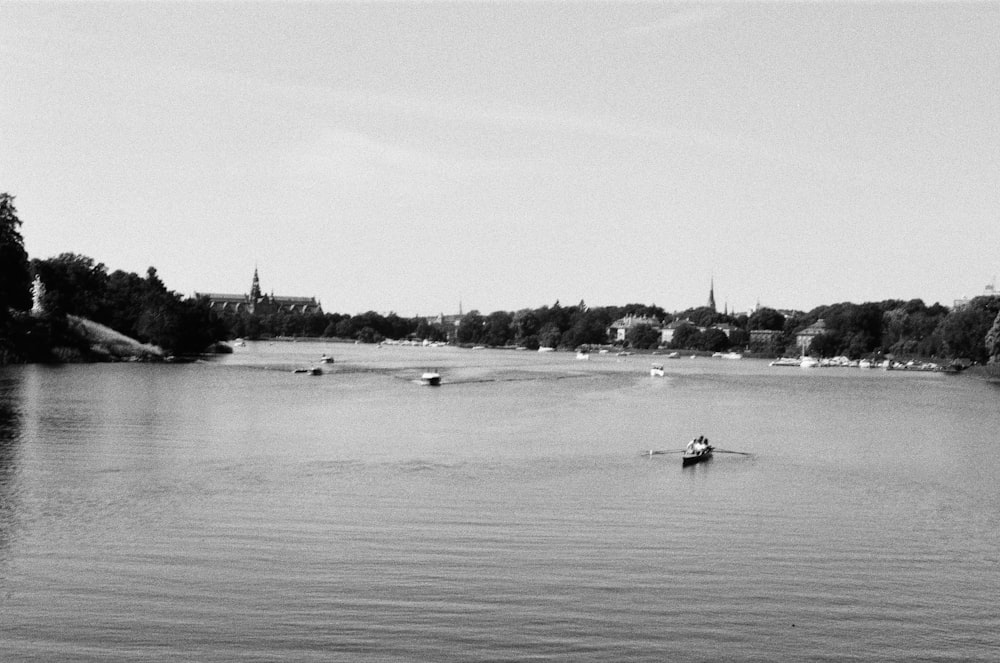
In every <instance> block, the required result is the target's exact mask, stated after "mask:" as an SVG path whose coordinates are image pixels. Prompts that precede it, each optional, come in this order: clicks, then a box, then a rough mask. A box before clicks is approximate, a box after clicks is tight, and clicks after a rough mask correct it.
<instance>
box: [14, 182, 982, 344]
mask: <svg viewBox="0 0 1000 663" xmlns="http://www.w3.org/2000/svg"><path fill="white" fill-rule="evenodd" d="M20 226H21V220H20V219H19V218H18V216H17V210H16V209H15V207H14V198H13V196H10V195H8V194H6V193H3V194H0V363H6V362H10V361H31V360H38V359H44V358H46V357H47V356H49V355H48V354H47V353H49V351H50V350H51V348H52V347H54V346H59V345H62V346H69V345H72V344H73V343H74V342H79V340H78V339H77V340H74V337H73V335H72V333H70V331H69V329H68V325H67V323H66V316H67V315H76V316H80V317H83V318H88V319H91V320H93V321H95V322H99V323H102V324H104V325H107V326H108V327H111V328H112V329H114V330H116V331H119V332H121V333H123V334H125V335H127V336H130V337H132V338H135V339H137V340H139V341H142V342H144V343H151V344H154V345H158V346H160V347H161V348H163V349H164V350H165V351H167V352H168V353H175V354H181V353H195V352H201V351H203V350H204V349H205V348H206V347H208V346H210V345H211V344H212V343H213V342H215V341H217V340H219V339H224V338H230V339H231V338H237V337H242V338H248V339H258V338H269V337H296V336H298V337H302V336H306V337H327V338H339V339H349V340H355V341H360V342H365V343H375V342H381V341H384V340H386V339H395V340H419V341H425V342H451V343H458V344H464V345H471V346H475V345H485V346H492V347H514V346H517V347H526V348H529V349H536V348H538V347H541V346H548V347H562V348H579V347H586V346H597V345H606V344H609V343H617V344H621V345H624V346H627V347H631V348H637V349H646V348H656V347H659V346H661V344H662V338H661V333H660V326H665V325H668V324H670V323H675V324H674V325H673V337H672V340H671V341H670V343H669V347H671V348H677V349H688V350H701V351H709V352H716V351H723V350H727V349H731V348H737V349H740V350H748V351H751V352H756V353H761V354H765V355H778V354H785V353H797V352H798V347H797V344H796V335H797V334H798V332H800V331H801V330H803V329H805V328H807V327H809V326H810V325H813V324H814V323H817V322H818V321H822V323H823V325H824V330H823V333H822V334H820V335H818V336H815V337H814V338H813V339H812V342H811V346H810V350H809V351H810V353H811V354H813V355H819V356H834V355H846V356H849V357H852V358H858V357H862V356H872V355H887V356H888V355H897V356H911V357H912V356H919V357H939V358H965V359H968V360H970V361H974V362H979V363H985V362H987V361H990V360H993V361H997V360H1000V297H978V298H976V299H973V300H972V301H971V302H969V303H968V304H967V305H965V306H962V307H959V308H955V309H947V308H945V307H944V306H941V305H940V304H934V305H932V306H927V305H926V304H924V302H923V301H921V300H919V299H914V300H910V301H902V300H887V301H883V302H867V303H863V304H853V303H849V302H844V303H839V304H832V305H828V306H820V307H817V308H815V309H813V310H812V311H809V312H801V311H778V310H775V309H771V308H759V309H758V310H756V311H754V312H753V313H752V314H750V315H749V316H745V315H728V314H726V313H719V312H717V311H715V310H713V309H712V308H709V307H697V308H691V309H688V310H686V311H682V312H679V313H674V314H670V313H667V312H666V311H664V310H663V309H662V308H660V307H658V306H655V305H645V304H627V305H625V306H605V307H588V306H587V305H586V304H585V303H584V302H582V301H581V302H580V303H579V304H578V305H576V306H565V307H564V306H561V305H560V304H559V302H558V301H557V302H556V303H555V304H553V305H552V306H543V307H540V308H535V309H529V308H525V309H520V310H518V311H495V312H493V313H490V314H487V315H484V314H482V313H480V312H479V311H472V312H470V313H468V314H466V315H464V316H438V317H436V318H435V317H430V318H428V317H420V316H417V317H412V318H403V317H400V316H398V315H396V314H395V313H389V314H388V315H383V314H380V313H376V312H375V311H367V312H364V313H360V314H357V315H346V314H341V313H308V314H304V313H286V312H277V313H273V314H268V315H253V314H248V313H246V312H242V313H231V314H227V315H224V316H217V315H216V314H215V313H213V312H212V311H211V309H210V306H209V302H208V301H207V300H203V299H193V298H184V297H182V296H180V295H178V294H177V293H175V292H172V291H170V290H168V289H167V287H166V286H165V285H164V284H163V282H162V281H161V280H160V278H159V276H158V275H157V272H156V269H154V268H152V267H150V268H149V269H148V270H147V272H146V274H145V276H139V275H138V274H134V273H128V272H124V271H121V270H118V271H114V272H111V273H109V272H108V269H107V268H106V267H105V266H104V264H102V263H97V262H95V261H94V260H93V259H91V258H89V257H86V256H82V255H78V254H75V253H63V254H61V255H59V256H56V257H54V258H49V259H45V260H37V259H36V260H33V261H31V262H30V263H29V260H28V256H27V253H26V252H25V249H24V243H23V240H22V237H21V233H20ZM34 276H37V277H38V278H39V279H40V280H41V282H42V283H43V284H44V286H45V290H44V295H43V298H42V304H43V309H44V314H43V315H40V316H31V315H29V314H28V313H27V311H28V309H29V307H30V306H31V281H32V278H33V277H34ZM627 316H628V317H632V318H637V319H640V321H641V324H635V325H632V326H630V327H627V329H626V330H625V334H624V341H615V340H614V339H615V336H614V330H613V329H612V324H613V323H614V322H615V321H616V320H620V319H622V318H625V317H627ZM650 321H653V322H655V323H656V324H655V325H654V324H652V323H651V322H650Z"/></svg>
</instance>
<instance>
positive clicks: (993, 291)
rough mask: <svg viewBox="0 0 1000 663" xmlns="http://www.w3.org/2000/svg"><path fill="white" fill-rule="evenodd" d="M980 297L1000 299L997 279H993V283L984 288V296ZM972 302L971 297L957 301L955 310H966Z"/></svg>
mask: <svg viewBox="0 0 1000 663" xmlns="http://www.w3.org/2000/svg"><path fill="white" fill-rule="evenodd" d="M980 296H981V297H1000V292H998V291H997V286H996V279H993V282H992V283H989V284H987V285H986V287H985V288H983V294H982V295H980ZM971 301H972V298H971V297H963V298H962V299H956V300H955V305H954V308H956V309H959V308H965V307H966V306H968V305H969V302H971Z"/></svg>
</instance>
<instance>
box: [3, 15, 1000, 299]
mask: <svg viewBox="0 0 1000 663" xmlns="http://www.w3.org/2000/svg"><path fill="white" fill-rule="evenodd" d="M998 34H1000V3H997V2H988V3H986V2H984V3H968V4H965V3H957V2H944V3H939V4H930V3H908V2H891V3H880V4H876V3H863V2H843V3H824V2H808V3H772V4H753V3H722V4H707V3H705V4H702V3H693V2H690V3H677V2H645V3H620V2H599V3H588V2H552V3H546V2H524V3H514V2H495V3H493V2H405V3H392V2H363V3H338V2H312V3H292V2H259V3H249V2H239V1H232V2H213V3H201V2H183V3H182V2H141V3H140V2H128V3H124V2H123V3H116V2H105V3H94V4H91V3H77V2H74V3H69V4H60V3H51V2H29V3H18V2H9V1H4V2H0V191H3V192H7V193H10V194H12V195H14V196H16V201H15V204H16V206H17V210H18V215H19V217H20V219H21V220H22V222H23V226H22V228H21V231H22V234H23V236H24V240H25V247H26V249H27V250H28V253H29V255H30V256H31V257H32V258H49V257H53V256H56V255H58V254H60V253H63V252H73V253H77V254H83V255H86V256H89V257H91V258H93V259H94V260H95V261H97V262H102V263H104V264H105V265H107V267H108V269H109V271H114V270H116V269H122V270H125V271H130V272H137V273H139V274H145V272H146V269H147V268H148V267H150V266H154V267H156V269H157V270H158V272H159V275H160V277H161V278H162V279H163V281H164V282H165V283H166V284H167V286H168V287H169V288H171V289H172V290H175V291H177V292H180V293H182V294H185V295H189V294H192V293H194V292H195V291H199V292H217V293H246V292H249V289H250V282H251V277H252V275H253V271H254V269H255V268H257V269H258V270H259V273H260V280H261V285H262V287H263V289H264V290H265V291H267V292H273V293H274V294H277V295H295V296H315V297H317V298H318V299H319V300H320V301H321V302H322V304H323V307H324V309H325V310H326V311H328V312H341V313H351V314H354V313H359V312H363V311H367V310H375V311H379V312H382V313H388V312H390V311H393V312H396V313H398V314H400V315H404V316H411V315H436V314H438V313H456V312H458V308H459V306H460V305H461V307H462V309H463V310H464V311H465V312H468V311H470V310H474V309H475V310H479V311H481V312H483V313H489V312H493V311H497V310H517V309H521V308H536V307H540V306H545V305H552V304H553V303H555V302H556V301H559V302H560V303H561V304H563V305H567V304H576V303H579V302H580V301H581V300H583V301H585V302H586V303H587V304H588V305H591V306H609V305H624V304H627V303H644V304H656V305H658V306H662V307H663V308H665V309H666V310H668V311H679V310H683V309H686V308H690V307H694V306H701V305H704V304H705V303H706V302H707V299H708V292H709V287H710V284H712V283H714V287H715V298H716V302H717V303H718V305H719V307H720V308H723V307H725V308H726V309H727V310H730V311H733V310H737V311H745V310H748V309H750V308H752V307H754V306H756V305H757V304H758V303H759V304H760V305H762V306H769V307H773V308H792V309H800V310H809V309H812V308H814V307H816V306H820V305H825V304H833V303H837V302H845V301H851V302H858V303H860V302H866V301H881V300H884V299H906V300H908V299H914V298H920V299H923V300H924V301H925V302H926V303H927V304H931V303H934V302H941V303H943V304H946V305H950V304H951V303H952V301H953V300H954V299H957V298H961V297H964V296H975V295H978V294H982V292H983V290H984V287H985V286H986V285H987V284H990V283H992V282H994V280H995V278H996V276H997V274H998V272H1000V251H998V247H1000V39H998V38H997V35H998Z"/></svg>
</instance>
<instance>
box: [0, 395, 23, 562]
mask: <svg viewBox="0 0 1000 663" xmlns="http://www.w3.org/2000/svg"><path fill="white" fill-rule="evenodd" d="M21 385H22V381H21V380H19V379H16V378H14V377H8V376H4V375H0V559H3V558H4V556H5V554H6V551H7V550H8V548H9V546H10V542H11V539H12V538H13V536H14V529H15V526H16V516H17V508H18V507H17V485H16V482H17V472H18V466H17V463H18V454H19V451H20V448H19V446H20V440H21V413H20V410H19V407H20V389H21Z"/></svg>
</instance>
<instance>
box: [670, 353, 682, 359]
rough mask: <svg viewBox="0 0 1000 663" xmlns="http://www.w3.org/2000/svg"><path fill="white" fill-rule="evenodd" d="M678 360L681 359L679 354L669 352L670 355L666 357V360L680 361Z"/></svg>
mask: <svg viewBox="0 0 1000 663" xmlns="http://www.w3.org/2000/svg"><path fill="white" fill-rule="evenodd" d="M680 358H681V353H680V352H671V353H670V354H668V355H667V359H680Z"/></svg>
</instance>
